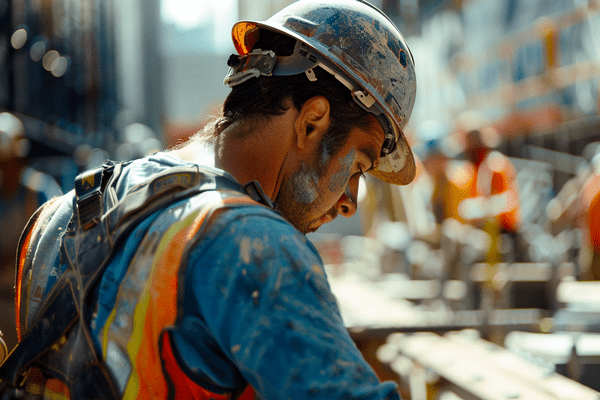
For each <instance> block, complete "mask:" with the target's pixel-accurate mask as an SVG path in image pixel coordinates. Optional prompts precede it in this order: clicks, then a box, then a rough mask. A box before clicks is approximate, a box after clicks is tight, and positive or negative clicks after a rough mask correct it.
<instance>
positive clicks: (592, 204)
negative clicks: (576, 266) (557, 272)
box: [576, 153, 600, 281]
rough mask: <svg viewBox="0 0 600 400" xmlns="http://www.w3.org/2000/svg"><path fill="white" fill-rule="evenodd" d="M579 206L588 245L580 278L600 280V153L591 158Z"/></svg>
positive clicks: (579, 214)
mask: <svg viewBox="0 0 600 400" xmlns="http://www.w3.org/2000/svg"><path fill="white" fill-rule="evenodd" d="M577 208H578V210H577V212H576V214H578V217H579V218H578V219H579V220H580V226H581V227H582V229H583V232H584V233H585V234H584V241H585V245H586V247H585V248H584V249H583V250H584V251H583V252H582V253H583V254H582V256H583V257H581V258H582V259H581V266H582V268H581V276H580V279H582V280H595V281H596V280H600V153H596V155H594V156H593V157H592V159H591V169H589V176H588V177H587V179H586V180H585V181H584V182H583V185H582V186H581V191H580V195H579V196H578V202H577Z"/></svg>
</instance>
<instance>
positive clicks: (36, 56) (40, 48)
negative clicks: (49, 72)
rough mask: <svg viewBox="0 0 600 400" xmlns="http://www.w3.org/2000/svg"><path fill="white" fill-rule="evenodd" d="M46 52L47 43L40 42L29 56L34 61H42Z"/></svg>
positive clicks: (33, 46) (31, 50) (34, 46)
mask: <svg viewBox="0 0 600 400" xmlns="http://www.w3.org/2000/svg"><path fill="white" fill-rule="evenodd" d="M45 52H46V43H44V41H43V40H38V41H37V42H35V43H34V44H33V45H31V49H30V50H29V55H30V56H31V59H32V60H33V61H40V60H41V59H42V57H43V56H44V53H45Z"/></svg>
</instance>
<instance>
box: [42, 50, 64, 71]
mask: <svg viewBox="0 0 600 400" xmlns="http://www.w3.org/2000/svg"><path fill="white" fill-rule="evenodd" d="M59 57H60V54H59V53H58V51H56V50H50V51H49V52H47V53H46V54H45V55H44V58H43V59H42V66H43V67H44V69H45V70H46V71H52V64H53V63H54V61H56V59H57V58H59Z"/></svg>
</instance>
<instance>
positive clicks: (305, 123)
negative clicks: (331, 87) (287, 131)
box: [294, 96, 330, 149]
mask: <svg viewBox="0 0 600 400" xmlns="http://www.w3.org/2000/svg"><path fill="white" fill-rule="evenodd" d="M329 111H330V105H329V100H327V98H325V97H324V96H315V97H311V98H310V99H308V100H307V101H306V102H305V103H304V105H303V106H302V108H301V109H300V112H299V113H298V115H297V117H296V121H295V123H294V128H295V130H296V141H297V145H298V147H299V148H301V149H302V148H304V146H305V145H306V142H307V140H310V139H312V138H313V137H315V138H319V137H321V136H322V134H324V133H325V132H326V131H327V128H329V123H330V119H329Z"/></svg>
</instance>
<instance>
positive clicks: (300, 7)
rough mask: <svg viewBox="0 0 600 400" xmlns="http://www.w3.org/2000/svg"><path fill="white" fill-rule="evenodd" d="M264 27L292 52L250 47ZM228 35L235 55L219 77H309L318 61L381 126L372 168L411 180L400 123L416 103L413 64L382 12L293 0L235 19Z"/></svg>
mask: <svg viewBox="0 0 600 400" xmlns="http://www.w3.org/2000/svg"><path fill="white" fill-rule="evenodd" d="M263 30H269V31H273V32H276V33H280V34H284V35H287V36H290V37H292V38H294V39H296V40H297V41H296V46H295V49H294V52H293V54H292V55H290V56H276V55H275V53H274V52H273V51H263V50H262V49H255V48H254V44H255V43H256V42H257V40H258V38H259V36H260V34H261V32H262V31H263ZM232 37H233V43H234V45H235V48H236V50H237V52H238V53H239V56H237V57H236V59H235V60H234V62H231V59H230V63H229V65H230V66H231V67H232V68H231V69H230V71H229V74H228V75H227V77H226V78H225V83H226V84H228V85H229V86H235V85H237V84H239V83H242V82H244V81H246V80H248V79H250V78H252V77H258V76H260V75H266V76H271V75H279V76H281V75H294V74H298V73H305V74H306V76H307V77H308V79H309V80H315V79H316V77H315V74H314V71H313V69H314V68H315V67H317V66H319V67H321V68H323V69H324V70H325V71H327V72H329V73H331V74H332V75H334V76H335V77H336V78H337V80H339V81H340V82H341V83H342V84H344V85H345V86H346V87H347V88H348V89H350V90H351V92H352V96H353V98H354V100H355V101H356V102H357V103H358V104H359V105H360V106H361V107H362V108H364V109H365V110H367V111H369V112H371V113H372V114H374V115H375V117H376V118H377V119H378V120H379V122H380V123H381V124H382V126H383V129H384V131H385V132H386V140H385V142H384V145H383V148H382V152H381V158H380V161H379V166H378V167H377V169H374V170H371V171H370V172H371V174H373V175H374V176H376V177H377V178H379V179H381V180H383V181H386V182H389V183H393V184H397V185H404V184H407V183H409V182H411V181H412V180H413V178H414V176H415V161H414V158H413V155H412V152H411V149H410V146H409V144H408V142H407V141H406V137H405V136H404V133H403V131H402V130H403V128H404V127H405V125H406V123H407V122H408V119H409V117H410V114H411V112H412V109H413V105H414V102H415V94H416V78H415V65H414V60H413V57H412V54H411V52H410V49H409V48H408V45H407V44H406V41H405V39H404V37H403V36H402V34H401V33H400V32H399V30H398V29H397V28H396V26H395V25H394V23H393V22H392V21H391V20H390V19H389V18H388V17H387V16H386V15H385V14H383V12H381V11H380V10H379V9H377V8H376V7H374V6H373V5H371V4H369V3H367V2H365V1H362V0H326V1H310V0H300V1H297V2H295V3H293V4H292V5H290V6H288V7H285V8H284V9H282V10H281V11H280V12H278V13H277V14H275V15H273V16H272V17H271V18H269V19H267V20H266V21H240V22H237V23H236V24H235V25H234V26H233V30H232Z"/></svg>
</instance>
